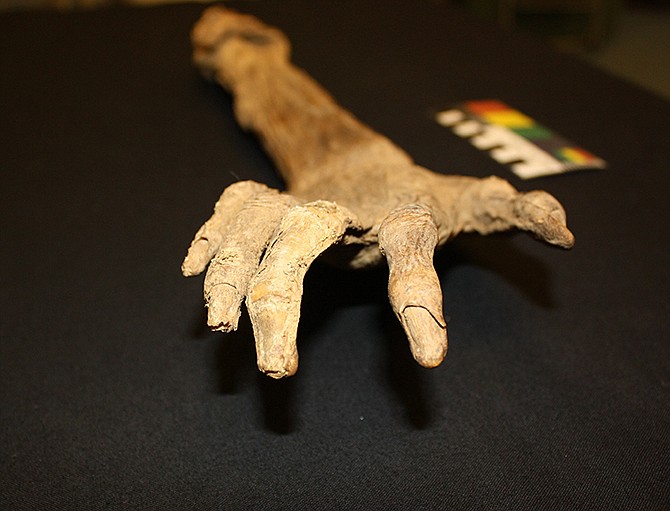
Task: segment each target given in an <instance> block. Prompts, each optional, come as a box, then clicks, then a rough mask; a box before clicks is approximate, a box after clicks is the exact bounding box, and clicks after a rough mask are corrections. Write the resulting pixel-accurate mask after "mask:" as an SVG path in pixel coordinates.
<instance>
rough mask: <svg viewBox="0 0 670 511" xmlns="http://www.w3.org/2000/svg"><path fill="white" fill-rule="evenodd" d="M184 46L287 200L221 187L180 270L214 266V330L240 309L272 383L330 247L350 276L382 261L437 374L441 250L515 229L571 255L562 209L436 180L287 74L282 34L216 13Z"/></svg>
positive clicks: (292, 351) (292, 70)
mask: <svg viewBox="0 0 670 511" xmlns="http://www.w3.org/2000/svg"><path fill="white" fill-rule="evenodd" d="M192 39H193V44H194V48H195V49H194V61H195V63H196V65H198V67H199V68H200V69H201V70H202V72H203V73H204V74H205V75H206V76H208V77H211V78H213V79H214V80H216V81H217V82H218V83H220V84H221V85H222V86H223V87H224V88H226V89H227V90H229V91H230V93H231V94H232V95H233V97H234V105H235V115H236V117H237V119H238V121H239V123H240V125H241V126H242V127H244V128H245V129H248V130H251V131H253V132H255V133H256V134H257V135H258V137H259V139H260V141H261V143H262V144H263V146H264V148H265V149H266V151H267V152H268V153H269V155H270V156H271V157H272V158H273V160H274V161H275V163H276V165H277V168H278V170H279V172H280V174H281V175H282V177H283V178H284V181H285V183H286V192H279V191H277V190H273V189H270V188H268V187H266V186H265V185H262V184H259V183H254V182H250V181H245V182H240V183H236V184H234V185H232V186H230V187H228V188H227V189H226V190H225V191H224V192H223V194H222V195H221V198H220V199H219V201H218V202H217V204H216V206H215V209H214V214H213V215H212V217H211V218H210V219H209V220H208V221H207V222H206V223H205V224H204V225H203V226H202V227H201V228H200V230H199V231H198V233H197V234H196V236H195V238H194V240H193V242H192V243H191V246H190V248H189V250H188V254H187V256H186V258H185V259H184V263H183V265H182V271H183V273H184V275H187V276H190V275H197V274H199V273H201V272H203V271H204V270H205V269H206V268H207V266H208V265H209V268H208V269H207V275H206V277H205V284H204V292H205V301H206V304H207V306H208V308H209V313H208V324H209V326H210V327H211V328H213V329H215V330H222V331H231V330H234V329H235V328H237V323H238V319H239V316H240V310H241V305H242V302H243V301H245V300H246V306H247V309H248V311H249V315H250V317H251V322H252V325H253V328H254V336H255V338H256V351H257V357H258V366H259V368H260V369H261V370H262V371H263V372H265V373H267V374H268V375H270V376H272V377H275V378H280V377H283V376H288V375H292V374H294V373H295V371H296V370H297V366H298V354H297V348H296V334H297V327H298V320H299V316H300V301H301V298H302V285H303V279H304V276H305V273H306V272H307V270H308V268H309V266H310V265H311V263H312V262H313V261H314V260H315V259H316V258H317V257H319V255H321V254H322V253H323V252H324V251H326V250H327V249H329V248H331V247H332V250H330V251H329V255H330V254H334V255H335V256H338V255H339V260H340V261H339V262H340V263H343V264H346V265H348V266H349V267H351V268H361V267H365V266H369V265H372V264H376V263H378V262H380V261H382V260H383V259H384V258H385V259H386V261H387V263H388V265H389V298H390V301H391V306H392V307H393V310H394V312H395V313H396V315H397V316H398V319H399V320H400V322H401V324H402V326H403V328H404V329H405V332H406V334H407V337H408V339H409V343H410V348H411V350H412V354H413V355H414V358H415V359H416V360H417V361H418V362H419V363H420V364H421V365H423V366H426V367H434V366H436V365H438V364H439V363H440V362H441V361H442V360H443V359H444V356H445V354H446V350H447V330H446V322H445V320H444V317H443V313H442V291H441V289H440V284H439V280H438V277H437V275H436V273H435V270H434V268H433V263H432V259H433V252H434V250H435V248H436V247H438V246H440V245H442V244H444V243H445V242H447V241H448V240H450V239H451V238H453V237H454V236H455V235H457V234H458V233H460V232H478V233H480V234H489V233H492V232H496V231H503V230H508V229H513V228H517V229H522V230H525V231H529V232H530V233H532V234H534V235H535V236H536V237H538V238H539V239H541V240H544V241H546V242H548V243H551V244H554V245H558V246H560V247H564V248H570V247H571V246H572V245H573V243H574V238H573V236H572V234H571V233H570V231H569V230H568V229H567V227H566V220H565V213H564V211H563V208H562V207H561V205H560V204H559V203H558V201H557V200H556V199H555V198H553V197H552V196H551V195H549V194H547V193H546V192H542V191H536V192H530V193H520V192H518V191H517V190H515V189H514V188H513V187H512V186H511V185H510V184H509V183H507V182H506V181H504V180H502V179H499V178H495V177H491V178H487V179H475V178H471V177H464V176H444V175H440V174H436V173H433V172H430V171H428V170H426V169H424V168H421V167H419V166H417V165H415V164H414V163H413V161H412V159H411V158H410V157H409V156H408V155H407V154H406V153H405V152H404V151H403V150H402V149H400V148H398V147H397V146H395V145H394V144H393V143H392V142H391V141H390V140H388V139H387V138H386V137H384V136H382V135H380V134H378V133H376V132H375V131H373V130H372V129H370V128H369V127H367V126H365V125H364V124H363V123H361V122H360V121H359V120H357V119H356V118H355V117H354V116H353V115H351V114H350V113H349V112H347V111H346V110H344V109H342V108H341V107H340V106H338V105H337V104H336V103H335V101H334V100H333V99H332V97H331V96H330V95H329V94H328V93H327V92H326V91H325V90H324V89H323V88H322V87H320V86H319V85H318V84H317V83H316V82H315V81H314V80H312V79H311V78H310V77H309V76H308V75H307V74H305V73H304V72H303V71H302V70H300V69H298V68H296V67H295V66H294V65H293V64H292V63H291V62H290V47H289V43H288V40H287V39H286V37H285V36H284V35H283V34H282V33H281V32H280V31H278V30H277V29H275V28H272V27H269V26H267V25H265V24H263V23H261V22H260V21H259V20H257V19H256V18H253V17H251V16H248V15H243V14H238V13H236V12H233V11H230V10H227V9H223V8H221V7H212V8H209V9H207V10H206V11H205V13H204V15H203V17H202V18H201V20H200V21H199V22H198V23H197V24H196V26H195V27H194V29H193V34H192Z"/></svg>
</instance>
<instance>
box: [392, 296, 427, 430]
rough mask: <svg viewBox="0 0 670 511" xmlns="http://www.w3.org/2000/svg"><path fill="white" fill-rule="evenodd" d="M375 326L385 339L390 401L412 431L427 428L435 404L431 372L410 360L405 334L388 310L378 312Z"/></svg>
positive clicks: (396, 319)
mask: <svg viewBox="0 0 670 511" xmlns="http://www.w3.org/2000/svg"><path fill="white" fill-rule="evenodd" d="M379 323H380V325H381V330H382V332H383V335H384V338H385V339H387V341H388V342H387V343H385V346H384V348H385V349H386V354H387V357H386V360H385V364H384V367H383V370H384V371H385V372H386V377H387V378H386V381H387V383H388V385H389V388H390V389H391V391H392V393H393V394H394V397H395V398H396V399H397V400H398V401H399V402H400V404H401V405H402V407H403V410H404V413H403V415H404V418H405V419H406V421H407V422H408V423H409V425H410V426H411V427H412V428H414V429H426V428H428V427H429V426H430V424H431V422H432V419H433V417H434V416H435V414H434V411H435V409H434V406H433V404H434V403H436V401H435V400H434V399H431V394H432V383H431V382H430V375H429V374H428V373H429V372H430V371H431V370H430V369H426V368H425V367H421V366H420V365H419V364H418V363H417V362H416V360H414V358H413V357H412V354H411V351H410V348H409V343H408V341H407V337H406V336H405V332H404V330H403V328H402V326H401V325H400V322H399V321H398V318H396V317H395V315H394V314H393V311H392V310H391V307H390V306H387V307H384V308H382V309H380V312H379Z"/></svg>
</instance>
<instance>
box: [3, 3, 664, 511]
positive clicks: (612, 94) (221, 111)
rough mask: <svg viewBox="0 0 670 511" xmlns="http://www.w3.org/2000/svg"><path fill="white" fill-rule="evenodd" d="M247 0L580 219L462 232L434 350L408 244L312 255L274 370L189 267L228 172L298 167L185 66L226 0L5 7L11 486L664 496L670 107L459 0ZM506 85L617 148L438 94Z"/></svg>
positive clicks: (617, 500)
mask: <svg viewBox="0 0 670 511" xmlns="http://www.w3.org/2000/svg"><path fill="white" fill-rule="evenodd" d="M230 4H231V5H233V6H236V7H238V8H241V9H243V10H245V11H247V12H251V13H254V14H258V15H260V16H261V17H262V18H263V19H265V20H266V21H267V22H269V23H272V24H275V25H277V26H279V27H280V28H282V29H283V30H284V31H285V32H286V33H287V34H288V35H289V36H290V38H291V40H292V41H293V45H294V58H295V61H296V62H297V63H298V64H299V65H301V66H303V67H304V68H306V69H307V70H308V71H309V72H310V73H311V74H312V75H313V76H314V77H315V78H316V79H317V80H319V81H320V82H321V83H322V84H324V85H325V86H326V87H327V88H328V89H329V90H330V91H331V92H332V93H333V94H334V96H335V97H336V98H338V100H339V101H340V102H341V103H342V104H343V105H344V106H346V107H347V108H349V109H350V110H352V111H353V112H354V113H356V114H357V115H358V116H359V117H360V118H361V119H362V120H364V121H365V122H367V123H369V124H370V125H372V126H373V127H374V128H375V129H377V130H378V131H380V132H382V133H384V134H386V135H388V136H389V137H390V138H392V139H393V140H394V141H396V142H397V143H398V144H399V145H400V146H402V147H403V148H405V149H406V150H407V151H408V152H409V153H410V154H412V155H413V156H414V157H415V159H416V160H417V161H418V162H419V163H420V164H422V165H425V166H427V167H429V168H432V169H434V170H436V171H440V172H449V173H462V174H469V175H475V176H482V177H483V176H487V175H490V174H497V175H500V176H502V177H505V178H508V179H509V180H510V181H511V182H512V183H513V184H514V185H515V186H517V187H518V188H520V189H522V190H529V189H532V188H542V189H546V190H548V191H549V192H551V193H553V194H554V195H556V196H557V197H558V198H559V199H560V200H561V201H562V202H563V204H564V205H565V207H566V209H567V211H568V218H569V224H570V226H571V228H572V230H573V232H574V233H575V235H576V237H577V245H576V247H575V248H574V249H573V250H572V251H571V252H564V251H560V250H557V249H552V248H550V247H547V246H545V245H542V244H539V243H537V242H535V241H534V240H532V239H531V238H529V237H527V236H525V235H522V234H504V235H495V236H490V237H487V238H482V237H477V236H463V237H461V238H459V239H457V240H455V241H454V242H453V243H452V244H450V245H449V246H448V247H446V248H445V250H443V251H442V252H440V254H439V255H438V256H437V258H436V265H437V267H438V273H439V275H440V278H441V281H442V284H443V287H444V296H445V312H446V314H447V315H448V316H449V318H450V322H449V332H450V341H451V343H450V352H449V355H448V357H447V361H446V362H445V363H444V364H443V365H442V366H441V367H440V368H438V369H435V370H426V369H422V368H421V367H419V366H417V365H416V364H415V363H414V361H413V360H412V358H411V356H410V353H409V349H408V347H407V345H406V341H405V340H404V337H403V333H402V331H401V329H400V327H399V326H398V325H397V324H396V320H395V318H394V317H393V315H392V313H391V311H390V307H389V306H388V304H387V299H386V277H387V275H386V271H385V269H383V268H381V269H378V270H373V271H368V272H362V273H348V272H344V271H340V270H335V269H331V268H328V267H325V266H321V265H317V266H316V267H314V268H313V270H311V271H310V273H309V274H308V278H307V281H306V291H305V301H304V305H303V319H302V323H301V326H300V331H299V349H300V355H301V358H300V369H299V371H298V374H297V376H296V377H294V378H291V379H289V380H286V381H279V382H276V381H273V380H270V379H269V378H267V377H264V376H262V375H260V374H259V373H258V372H257V370H256V367H255V355H254V348H253V339H252V335H251V332H250V327H249V324H248V320H243V322H242V326H241V329H240V331H239V332H237V333H235V334H231V335H227V336H224V335H222V334H215V333H210V332H209V331H208V330H207V329H206V326H205V312H204V308H203V304H202V297H201V293H202V291H201V285H202V278H196V279H192V280H186V279H184V278H183V277H181V275H180V271H179V266H180V263H181V259H182V257H183V255H184V253H185V250H186V247H187V246H188V243H189V242H190V240H191V237H192V235H193V234H194V232H195V231H196V229H197V228H198V227H199V225H200V224H201V222H202V221H203V220H204V219H206V218H207V217H208V216H209V213H210V211H211V208H212V207H213V204H214V202H215V200H216V198H217V197H218V195H219V194H220V192H221V191H222V190H223V188H224V187H225V186H227V185H229V184H231V183H233V182H234V181H237V180H238V179H255V180H257V181H261V182H264V183H267V184H269V185H272V186H280V182H279V180H278V178H277V177H276V175H275V174H274V173H273V170H272V166H271V164H270V162H269V161H268V160H267V158H266V157H265V156H264V155H263V153H262V152H261V150H260V149H259V147H258V145H257V144H256V141H255V140H254V138H253V137H251V136H249V135H247V134H244V133H242V132H241V131H240V130H239V129H238V127H237V126H236V124H235V122H234V120H233V117H232V113H231V105H230V100H229V98H228V97H227V95H226V94H225V93H224V92H223V91H221V90H220V89H218V88H217V87H215V86H214V85H211V84H208V83H205V82H204V81H202V80H201V79H200V77H199V76H198V74H197V72H196V71H195V70H194V69H193V68H192V67H191V65H190V46H189V39H188V34H189V31H190V28H191V26H192V24H193V23H194V22H195V20H196V19H197V17H198V16H199V14H200V12H201V11H202V9H203V7H202V6H200V5H193V4H191V5H176V6H167V7H157V8H146V9H129V8H116V9H110V10H102V11H97V12H76V13H55V12H36V13H6V14H2V15H0V62H1V64H2V66H1V69H2V71H1V72H0V112H2V114H1V115H2V122H1V123H0V130H1V131H0V133H1V141H2V148H1V150H0V169H1V172H2V182H1V183H0V197H1V202H0V208H1V214H0V219H1V222H2V225H1V235H0V236H1V239H2V261H1V264H0V277H1V279H2V280H1V289H2V297H1V300H2V312H1V316H2V317H1V325H2V326H1V335H2V339H1V341H0V395H1V401H0V414H1V421H0V460H1V468H0V474H1V477H0V508H1V509H8V510H24V509H25V510H37V509H87V510H97V509H189V510H191V509H319V508H321V509H417V510H418V509H478V510H481V509H523V510H525V509H562V510H566V509H589V510H595V509H607V510H616V509H620V510H631V509H636V510H643V509H648V510H663V509H670V496H669V494H670V483H669V472H670V339H669V338H668V337H669V336H668V330H669V326H670V325H669V322H668V316H670V299H669V296H668V281H669V270H668V268H669V265H670V261H669V258H668V253H669V250H668V249H669V243H668V241H669V233H668V227H667V224H666V223H665V222H667V219H668V218H670V211H669V209H670V208H669V207H668V199H667V193H668V191H669V190H670V186H669V184H670V177H669V176H670V173H669V172H668V161H670V141H669V138H668V132H669V129H670V104H669V103H667V102H664V101H663V100H661V99H659V98H657V97H655V96H652V95H651V94H648V93H645V92H642V91H640V90H638V89H636V88H635V87H633V86H631V85H629V84H627V83H624V82H622V81H619V80H617V79H614V78H612V77H609V76H607V75H604V74H602V73H600V72H597V71H595V70H593V69H591V68H588V67H586V66H584V65H582V64H581V63H579V62H577V61H576V60H573V59H572V58H570V57H567V56H561V55H558V54H555V53H553V52H552V51H550V50H549V49H547V48H545V47H544V46H542V45H541V44H539V43H537V42H536V41H534V40H532V39H526V38H524V37H520V36H511V35H507V34H504V33H502V32H499V31H498V30H496V29H495V28H494V27H492V26H489V25H487V24H485V23H483V22H479V21H476V20H474V19H471V18H469V17H468V16H467V15H465V14H464V13H462V12H461V11H459V10H455V9H452V8H449V7H448V6H445V5H443V4H441V3H438V2H430V1H421V2H411V3H410V2H399V1H397V0H389V1H385V2H375V1H371V0H344V1H337V2H334V1H333V2H310V1H308V0H290V1H282V2H277V1H274V2H273V1H270V0H268V1H258V2H238V3H233V2H231V3H230ZM482 98H497V99H501V100H503V101H505V102H507V103H509V104H510V105H512V106H513V107H515V108H517V109H519V110H521V111H522V112H524V113H526V114H528V115H530V116H532V117H533V118H535V119H537V120H538V121H539V122H541V123H542V124H544V125H545V126H548V127H550V128H552V129H554V130H555V131H557V132H558V133H560V134H562V135H564V136H566V137H568V138H570V139H572V140H575V141H576V142H578V143H579V144H580V145H582V146H583V147H585V148H586V149H588V150H590V151H592V152H594V153H595V154H597V155H598V156H601V157H602V158H604V159H605V160H607V161H608V162H609V164H610V167H609V169H607V170H604V171H590V172H582V173H575V174H570V175H563V176H555V177H550V178H542V179H538V180H534V181H532V182H522V181H520V180H518V179H517V178H515V177H514V176H513V175H512V174H511V173H510V172H508V171H507V169H506V168H504V167H502V166H500V165H498V164H497V163H495V162H494V161H493V160H492V159H490V158H489V157H488V156H487V155H486V154H484V153H482V152H479V151H477V150H476V149H474V148H473V147H471V146H470V145H469V144H468V143H467V142H465V141H464V140H461V139H459V138H458V137H456V136H454V135H452V134H451V133H450V132H449V131H448V130H447V129H445V128H443V127H440V126H438V125H437V124H436V123H435V122H434V121H433V120H432V115H433V113H434V112H436V111H438V110H440V109H443V108H445V107H446V106H449V105H451V104H454V103H457V102H459V101H463V100H467V99H482Z"/></svg>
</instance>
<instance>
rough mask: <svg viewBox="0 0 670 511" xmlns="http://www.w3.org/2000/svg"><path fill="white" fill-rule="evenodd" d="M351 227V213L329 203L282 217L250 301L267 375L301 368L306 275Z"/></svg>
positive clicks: (260, 360) (300, 208)
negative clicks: (299, 344)
mask: <svg viewBox="0 0 670 511" xmlns="http://www.w3.org/2000/svg"><path fill="white" fill-rule="evenodd" d="M352 225H353V217H352V215H351V213H349V212H348V211H346V210H345V209H344V208H341V207H339V206H337V205H336V204H334V203H332V202H326V201H316V202H312V203H309V204H305V205H304V206H295V207H293V208H291V209H290V210H289V211H288V213H287V214H286V215H285V216H284V218H283V220H282V222H281V224H280V227H279V230H278V231H277V234H276V236H275V238H274V240H273V241H272V242H271V244H270V246H269V247H268V249H267V252H266V254H265V256H264V258H263V261H262V263H261V266H260V268H259V270H258V273H257V274H256V275H255V276H254V278H253V279H252V281H251V283H250V286H249V292H248V294H247V302H246V303H247V309H248V311H249V316H250V317H251V322H252V325H253V328H254V336H255V339H256V354H257V358H258V367H259V369H260V370H261V371H263V372H264V373H266V374H267V375H269V376H271V377H273V378H282V377H284V376H291V375H293V374H295V372H296V370H297V369H298V350H297V346H296V336H297V332H298V320H299V318H300V302H301V299H302V292H303V280H304V277H305V274H306V273H307V270H308V269H309V266H310V265H311V264H312V262H313V261H314V259H316V258H317V257H318V256H319V255H320V254H321V253H322V252H323V251H324V250H326V249H327V248H328V247H330V246H331V245H333V244H334V243H337V242H338V241H339V240H340V239H341V238H342V236H343V234H344V233H345V231H346V230H347V229H348V228H349V227H351V226H352Z"/></svg>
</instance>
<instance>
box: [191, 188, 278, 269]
mask: <svg viewBox="0 0 670 511" xmlns="http://www.w3.org/2000/svg"><path fill="white" fill-rule="evenodd" d="M269 191H273V190H272V189H271V188H268V187H267V186H265V185H263V184H260V183H256V182H254V181H240V182H238V183H235V184H232V185H230V186H229V187H228V188H226V189H225V190H224V191H223V193H222V194H221V197H220V198H219V200H218V201H217V203H216V205H215V206H214V213H213V214H212V216H211V217H210V218H209V220H207V221H206V222H205V223H204V224H203V225H202V227H200V229H199V230H198V232H197V233H196V234H195V237H194V238H193V241H192V242H191V246H190V247H189V249H188V252H187V254H186V257H185V258H184V261H183V262H182V265H181V271H182V274H183V275H184V276H185V277H192V276H194V275H199V274H200V273H202V272H203V271H204V270H205V268H206V267H207V264H208V263H209V262H210V261H211V260H212V257H214V255H215V254H216V253H217V252H218V250H219V248H220V246H221V242H222V241H223V237H224V235H225V232H226V230H227V228H228V226H229V225H230V223H231V221H232V220H233V219H234V218H235V215H236V214H237V212H238V211H239V210H240V208H241V207H242V205H243V204H244V203H245V202H246V201H247V200H249V199H250V198H251V197H253V196H254V195H257V194H259V193H264V192H269ZM275 193H277V192H276V191H275Z"/></svg>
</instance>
